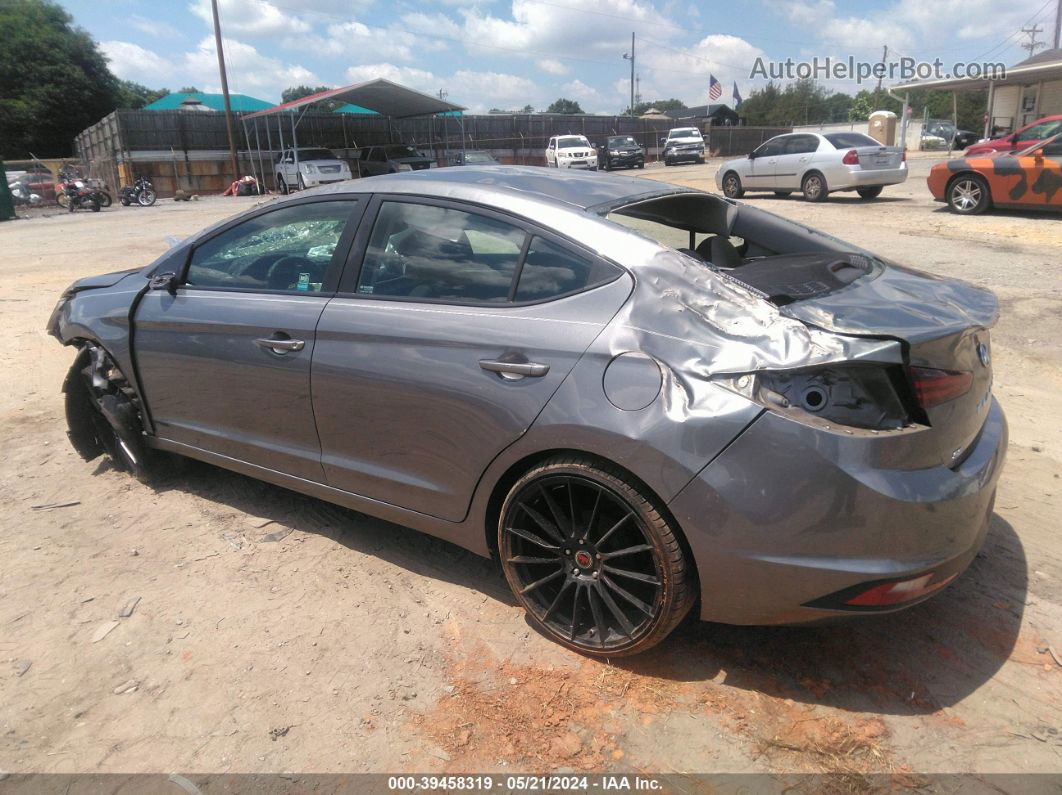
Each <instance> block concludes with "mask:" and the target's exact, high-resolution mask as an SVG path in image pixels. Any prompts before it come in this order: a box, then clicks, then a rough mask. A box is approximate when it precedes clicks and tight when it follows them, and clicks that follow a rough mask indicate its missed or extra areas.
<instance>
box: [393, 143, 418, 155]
mask: <svg viewBox="0 0 1062 795" xmlns="http://www.w3.org/2000/svg"><path fill="white" fill-rule="evenodd" d="M385 151H386V152H387V156H388V157H420V152H418V151H417V150H416V149H414V148H413V147H412V146H410V145H409V144H400V145H397V146H389V147H387V149H386V150H385Z"/></svg>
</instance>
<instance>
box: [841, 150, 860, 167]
mask: <svg viewBox="0 0 1062 795" xmlns="http://www.w3.org/2000/svg"><path fill="white" fill-rule="evenodd" d="M841 162H842V163H844V164H845V165H846V166H858V165H859V152H857V151H856V150H855V149H849V150H848V152H846V153H845V156H844V159H843V160H842V161H841Z"/></svg>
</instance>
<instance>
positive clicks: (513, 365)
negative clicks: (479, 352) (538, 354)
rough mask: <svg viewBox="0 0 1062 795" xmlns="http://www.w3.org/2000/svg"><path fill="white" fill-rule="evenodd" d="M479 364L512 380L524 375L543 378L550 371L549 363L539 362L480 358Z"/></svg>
mask: <svg viewBox="0 0 1062 795" xmlns="http://www.w3.org/2000/svg"><path fill="white" fill-rule="evenodd" d="M479 366H480V367H482V368H483V369H484V370H489V371H490V372H492V373H498V374H499V375H500V376H501V377H502V378H508V379H510V380H513V379H516V378H523V377H524V376H530V377H531V378H541V377H542V376H544V375H545V374H546V373H548V372H549V365H548V364H540V363H539V362H502V361H497V360H494V359H480V360H479Z"/></svg>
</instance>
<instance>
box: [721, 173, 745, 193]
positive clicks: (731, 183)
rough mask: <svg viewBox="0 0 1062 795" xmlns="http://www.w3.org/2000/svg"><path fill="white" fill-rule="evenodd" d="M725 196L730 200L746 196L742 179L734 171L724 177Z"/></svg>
mask: <svg viewBox="0 0 1062 795" xmlns="http://www.w3.org/2000/svg"><path fill="white" fill-rule="evenodd" d="M723 195H724V196H726V197H727V198H728V199H740V198H741V197H742V196H744V195H745V188H744V186H742V184H741V177H739V176H738V175H737V174H736V173H734V172H733V171H728V172H726V173H725V174H724V175H723Z"/></svg>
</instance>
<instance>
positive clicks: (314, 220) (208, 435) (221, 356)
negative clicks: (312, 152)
mask: <svg viewBox="0 0 1062 795" xmlns="http://www.w3.org/2000/svg"><path fill="white" fill-rule="evenodd" d="M360 209H361V205H360V203H359V201H357V200H355V199H353V198H335V197H329V198H327V199H317V198H312V199H305V200H301V201H296V202H286V203H284V205H282V206H281V207H279V208H269V209H265V210H262V211H260V212H258V213H255V214H254V215H252V216H251V217H243V218H241V219H239V220H237V221H235V222H233V223H232V224H230V225H228V226H225V227H222V228H221V229H219V230H218V231H217V232H216V233H215V234H213V235H212V236H210V237H209V238H207V239H205V240H203V241H201V242H199V243H197V244H196V245H195V246H194V247H193V248H192V250H191V251H190V253H189V256H188V260H187V261H186V263H185V265H184V272H183V274H181V275H180V276H179V277H178V279H177V286H176V287H175V289H173V290H172V291H170V290H166V289H157V290H149V291H148V292H147V293H145V294H144V296H143V298H142V299H141V300H140V303H139V305H138V306H137V309H136V315H135V317H134V333H133V349H134V355H135V357H136V365H137V371H138V374H139V376H140V381H141V384H142V386H143V390H144V394H145V398H146V401H147V404H148V407H149V410H150V414H151V418H152V421H153V422H154V425H155V428H156V433H157V434H158V436H159V437H161V438H163V439H166V440H169V441H172V442H176V443H178V444H181V445H187V446H190V447H193V448H198V449H202V450H207V451H209V452H212V453H216V454H219V455H223V456H227V457H229V458H235V459H238V460H241V461H247V462H250V463H252V464H255V465H258V466H261V467H266V468H268V469H273V470H277V471H280V472H284V473H287V474H289V475H294V476H296V477H300V478H305V479H308V480H315V481H323V480H324V475H323V471H322V469H321V463H320V443H319V441H318V438H317V428H316V426H315V424H314V418H313V407H312V405H311V401H310V362H311V358H312V355H313V349H314V344H315V333H316V328H317V322H318V320H319V319H320V316H321V311H322V310H323V309H324V307H325V304H327V303H328V300H329V298H330V296H331V295H333V294H334V293H335V289H336V285H337V284H338V281H339V272H340V270H341V268H342V263H343V262H344V261H345V259H346V255H347V253H348V251H349V249H350V242H351V240H352V238H353V232H354V226H355V224H356V221H357V218H358V216H359V214H360Z"/></svg>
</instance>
